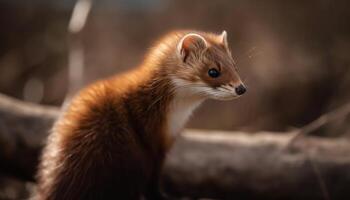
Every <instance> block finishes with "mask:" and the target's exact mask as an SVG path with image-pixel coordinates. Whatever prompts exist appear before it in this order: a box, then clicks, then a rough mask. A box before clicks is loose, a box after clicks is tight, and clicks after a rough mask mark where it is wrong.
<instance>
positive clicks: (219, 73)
mask: <svg viewBox="0 0 350 200" xmlns="http://www.w3.org/2000/svg"><path fill="white" fill-rule="evenodd" d="M176 52H177V58H178V59H179V60H178V61H179V63H180V64H179V65H180V66H179V68H178V70H177V71H176V72H175V73H176V79H175V80H174V82H175V84H176V86H177V87H186V88H187V89H190V91H191V92H194V93H198V94H200V95H201V96H204V97H207V98H212V99H218V100H230V99H233V98H235V97H238V96H240V95H242V94H244V93H245V92H246V87H245V86H244V84H243V83H242V81H241V79H240V77H239V75H238V72H237V68H236V64H235V62H234V60H233V58H232V55H231V52H230V49H229V47H228V42H227V33H226V31H223V32H222V34H220V35H216V34H210V33H198V32H193V33H187V34H185V35H184V36H182V37H181V39H180V40H179V42H178V43H177V49H176Z"/></svg>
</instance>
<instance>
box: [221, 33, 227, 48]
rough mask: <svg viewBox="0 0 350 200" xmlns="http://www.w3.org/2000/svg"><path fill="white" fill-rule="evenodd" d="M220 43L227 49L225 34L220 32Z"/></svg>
mask: <svg viewBox="0 0 350 200" xmlns="http://www.w3.org/2000/svg"><path fill="white" fill-rule="evenodd" d="M220 42H221V43H222V44H224V45H225V47H228V42H227V32H226V31H222V33H221V35H220Z"/></svg>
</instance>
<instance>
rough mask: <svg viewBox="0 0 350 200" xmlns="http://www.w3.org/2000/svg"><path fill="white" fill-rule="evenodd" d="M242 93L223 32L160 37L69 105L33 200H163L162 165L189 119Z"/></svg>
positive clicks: (45, 152) (46, 156) (46, 150)
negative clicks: (212, 102)
mask: <svg viewBox="0 0 350 200" xmlns="http://www.w3.org/2000/svg"><path fill="white" fill-rule="evenodd" d="M245 91H246V89H245V86H244V85H243V83H242V81H241V79H240V77H239V75H238V73H237V70H236V68H235V63H234V60H233V58H232V56H231V53H230V50H229V47H228V43H227V34H226V32H225V31H224V32H223V33H222V34H213V33H206V32H198V31H175V32H172V33H170V34H168V35H166V36H165V37H164V38H162V39H160V40H159V41H158V42H157V43H156V45H155V46H154V48H153V49H152V50H150V52H149V53H148V54H147V56H146V57H145V60H144V62H143V63H142V64H141V65H140V66H139V67H137V68H136V69H134V70H131V71H128V72H126V73H123V74H121V75H116V76H114V77H111V78H108V79H104V80H101V81H98V82H96V83H93V84H91V85H90V86H88V87H87V88H85V89H83V90H82V91H80V92H79V93H78V94H77V96H76V97H74V98H73V99H72V101H71V102H70V104H69V105H68V106H67V107H66V109H65V110H64V112H63V113H62V115H61V117H60V118H59V119H58V120H57V122H56V123H55V125H54V127H53V130H52V133H51V134H50V136H49V138H48V140H47V145H46V147H45V148H44V150H43V155H42V158H41V163H40V166H39V171H38V188H37V192H36V194H35V196H34V197H33V199H36V200H90V199H91V200H92V199H93V200H99V199H101V200H102V199H103V200H107V199H121V200H129V199H130V200H134V199H135V200H136V199H140V198H144V199H147V200H157V199H164V197H163V196H162V195H161V193H160V192H159V189H158V182H159V176H160V171H161V168H162V164H163V161H164V158H165V156H166V153H167V152H168V150H169V149H170V148H171V146H172V144H173V143H174V141H175V139H176V137H177V135H178V134H179V133H180V132H181V130H182V129H183V126H184V124H185V123H186V121H187V119H188V118H189V116H190V115H191V113H192V111H193V110H194V109H195V108H196V107H197V106H198V105H200V104H201V102H203V101H204V100H205V99H207V98H212V99H218V100H230V99H233V98H236V97H238V96H240V95H242V94H243V93H244V92H245Z"/></svg>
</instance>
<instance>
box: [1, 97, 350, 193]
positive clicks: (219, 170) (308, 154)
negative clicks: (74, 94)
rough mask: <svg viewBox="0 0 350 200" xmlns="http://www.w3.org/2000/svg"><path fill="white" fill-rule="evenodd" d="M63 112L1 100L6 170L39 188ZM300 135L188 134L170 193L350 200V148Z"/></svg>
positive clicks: (170, 166) (168, 169)
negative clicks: (42, 162) (49, 140)
mask: <svg viewBox="0 0 350 200" xmlns="http://www.w3.org/2000/svg"><path fill="white" fill-rule="evenodd" d="M58 115H59V110H58V109H57V108H53V107H44V106H39V105H33V104H30V103H25V102H21V101H18V100H14V99H11V98H8V97H5V96H2V95H1V96H0V147H1V151H0V163H1V164H0V170H1V173H2V174H8V175H13V176H15V177H18V178H20V179H23V180H29V181H33V180H34V179H33V175H34V174H35V169H36V165H37V163H38V156H39V154H40V149H41V148H42V146H43V141H44V140H45V138H46V136H47V134H48V131H49V130H50V127H51V125H52V123H53V122H54V120H55V119H56V118H57V116H58ZM294 135H295V134H294V133H285V134H278V135H276V134H271V133H260V134H254V135H252V134H249V133H243V132H242V133H240V132H235V133H234V134H227V133H224V132H216V131H196V130H187V131H186V133H185V134H184V135H183V137H181V138H179V140H178V141H177V143H176V145H175V147H174V149H173V150H172V151H171V153H170V155H169V158H168V160H167V162H166V165H165V169H164V176H163V188H164V189H165V191H167V192H168V193H170V194H172V195H175V196H188V197H193V198H196V197H209V198H220V199H337V200H339V199H350V191H349V190H348V188H349V185H350V170H349V169H350V157H349V153H350V145H349V144H350V143H349V142H348V141H346V140H342V139H325V138H323V139H322V138H316V137H308V138H303V139H302V140H301V139H299V140H298V141H294V142H293V145H288V144H289V142H290V139H291V138H293V136H294Z"/></svg>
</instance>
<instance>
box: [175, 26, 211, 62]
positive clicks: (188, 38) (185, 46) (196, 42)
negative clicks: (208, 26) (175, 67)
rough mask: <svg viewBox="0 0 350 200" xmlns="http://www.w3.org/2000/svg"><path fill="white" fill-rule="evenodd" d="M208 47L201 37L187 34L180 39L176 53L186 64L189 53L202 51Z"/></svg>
mask: <svg viewBox="0 0 350 200" xmlns="http://www.w3.org/2000/svg"><path fill="white" fill-rule="evenodd" d="M207 46H208V43H207V41H206V40H205V39H204V37H203V36H201V35H199V34H196V33H189V34H187V35H185V36H184V37H182V38H181V40H180V42H179V43H178V45H177V52H178V54H179V56H180V57H181V59H182V61H184V62H186V60H187V58H188V57H189V55H190V54H191V53H195V52H196V51H201V50H204V49H205V48H206V47H207Z"/></svg>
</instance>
